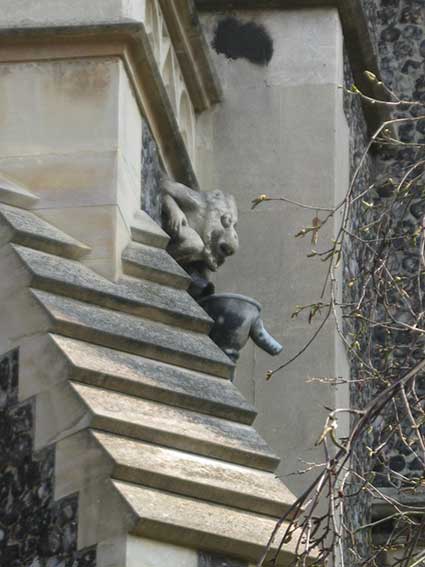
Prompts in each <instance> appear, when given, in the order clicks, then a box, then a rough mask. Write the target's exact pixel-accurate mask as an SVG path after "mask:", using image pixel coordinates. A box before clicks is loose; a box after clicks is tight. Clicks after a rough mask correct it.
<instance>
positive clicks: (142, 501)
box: [113, 481, 296, 565]
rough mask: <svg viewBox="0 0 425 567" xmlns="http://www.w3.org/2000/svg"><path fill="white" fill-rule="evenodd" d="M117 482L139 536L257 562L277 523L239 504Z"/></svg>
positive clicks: (289, 551) (285, 553)
mask: <svg viewBox="0 0 425 567" xmlns="http://www.w3.org/2000/svg"><path fill="white" fill-rule="evenodd" d="M113 484H114V486H115V487H116V488H117V490H118V491H119V492H120V493H121V495H122V497H123V498H124V499H125V500H126V501H127V502H128V504H129V505H130V506H131V508H132V509H133V510H134V511H135V512H136V514H137V515H138V517H139V520H138V523H137V525H136V527H135V529H134V531H133V533H134V534H135V535H140V536H144V537H153V538H155V539H159V540H164V541H168V542H171V543H176V544H179V545H187V546H189V547H195V548H197V549H206V550H211V551H218V552H220V553H225V554H227V553H228V554H229V555H235V556H241V557H244V558H246V559H249V560H252V561H253V562H254V561H257V560H258V559H259V558H260V556H261V554H262V553H263V551H264V546H265V545H266V544H267V541H268V539H269V537H270V535H271V533H272V531H273V529H274V527H275V524H276V520H275V519H274V518H269V517H267V516H259V515H256V514H252V513H249V512H243V511H241V510H236V509H234V508H229V507H225V506H220V505H218V504H211V503H207V502H201V501H200V500H195V499H191V498H187V497H182V496H177V495H174V494H167V493H164V492H159V491H157V490H153V489H150V488H144V487H141V486H136V485H132V484H127V483H123V482H119V481H114V482H113ZM286 527H287V524H285V523H284V524H283V526H282V528H281V530H280V531H279V533H278V534H277V537H276V539H275V542H274V544H273V545H272V552H273V551H274V552H276V550H277V547H278V545H279V543H280V538H279V535H281V536H282V535H283V534H284V532H285V529H286ZM295 545H296V542H295V541H294V542H293V543H291V542H290V543H288V544H285V545H284V546H283V549H282V551H281V553H280V556H279V558H278V562H277V564H278V565H285V564H289V563H290V561H291V560H293V559H294V557H293V554H294V552H295Z"/></svg>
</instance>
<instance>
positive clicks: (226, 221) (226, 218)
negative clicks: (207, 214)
mask: <svg viewBox="0 0 425 567" xmlns="http://www.w3.org/2000/svg"><path fill="white" fill-rule="evenodd" d="M220 220H221V224H222V225H223V227H224V228H229V227H230V226H231V225H232V217H231V216H230V215H222V216H221V219H220Z"/></svg>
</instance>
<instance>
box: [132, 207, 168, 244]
mask: <svg viewBox="0 0 425 567" xmlns="http://www.w3.org/2000/svg"><path fill="white" fill-rule="evenodd" d="M130 228H131V237H132V239H133V240H134V241H135V242H138V243H139V244H146V245H148V246H154V247H156V248H166V247H167V246H168V243H169V242H170V237H169V236H168V234H167V233H166V232H165V231H164V230H163V229H162V228H161V227H160V226H159V224H157V223H156V222H155V221H154V220H153V219H152V218H151V217H150V216H149V215H148V214H147V213H145V211H137V212H136V214H135V216H134V220H133V222H132V224H131V227H130Z"/></svg>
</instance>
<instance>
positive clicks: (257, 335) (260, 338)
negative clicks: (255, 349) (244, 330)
mask: <svg viewBox="0 0 425 567" xmlns="http://www.w3.org/2000/svg"><path fill="white" fill-rule="evenodd" d="M250 336H251V339H252V340H253V341H254V343H255V344H256V345H257V346H259V347H260V348H261V349H262V350H264V351H265V352H267V353H268V354H271V355H272V356H276V355H278V354H280V353H281V352H282V350H283V346H282V345H281V344H280V343H279V342H278V341H277V340H276V339H275V338H274V337H272V336H271V334H270V333H269V332H268V331H266V329H265V328H264V323H263V321H262V320H261V319H260V318H258V319H257V321H256V322H255V323H254V324H253V326H252V327H251V332H250Z"/></svg>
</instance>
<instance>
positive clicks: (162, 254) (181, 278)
mask: <svg viewBox="0 0 425 567" xmlns="http://www.w3.org/2000/svg"><path fill="white" fill-rule="evenodd" d="M122 260H123V269H124V273H126V274H127V275H129V276H134V277H138V278H142V279H147V280H152V281H155V282H158V283H162V284H166V285H170V286H171V285H172V286H173V287H176V288H183V289H187V288H188V287H189V284H190V282H191V279H190V276H189V275H188V274H187V273H186V272H185V271H184V270H183V268H181V267H180V266H179V265H178V264H177V262H176V261H175V260H173V258H172V257H171V256H170V255H169V254H168V252H166V251H165V250H159V249H158V248H153V247H151V246H145V245H142V244H130V245H129V246H128V247H127V248H126V249H125V250H124V252H123V255H122Z"/></svg>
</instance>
